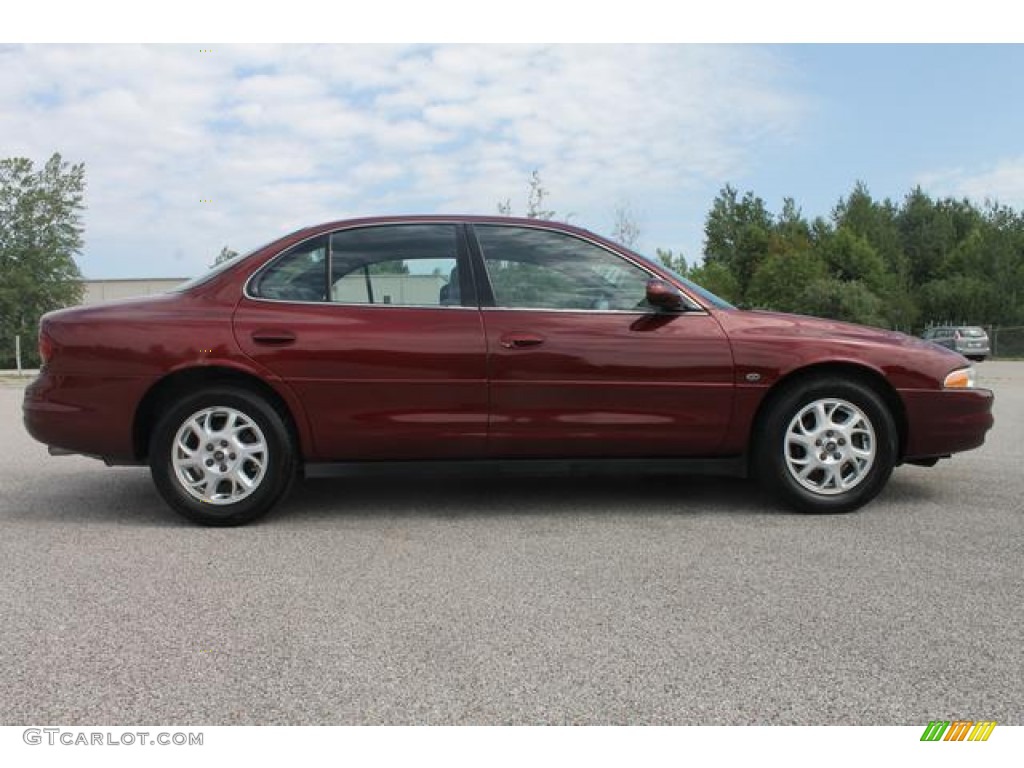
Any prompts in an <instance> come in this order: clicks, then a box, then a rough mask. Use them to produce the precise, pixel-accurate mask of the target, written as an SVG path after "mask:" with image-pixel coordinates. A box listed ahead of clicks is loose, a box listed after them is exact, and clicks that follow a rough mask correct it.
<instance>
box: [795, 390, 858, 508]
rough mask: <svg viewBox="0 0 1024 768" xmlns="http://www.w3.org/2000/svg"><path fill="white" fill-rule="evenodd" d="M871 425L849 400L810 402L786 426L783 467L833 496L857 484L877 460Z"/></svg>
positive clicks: (812, 487)
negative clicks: (784, 464)
mask: <svg viewBox="0 0 1024 768" xmlns="http://www.w3.org/2000/svg"><path fill="white" fill-rule="evenodd" d="M876 445H877V444H876V442H875V429H874V427H873V426H872V424H871V420H870V419H868V417H867V416H866V415H865V414H864V411H862V410H861V409H860V408H858V407H857V406H856V405H854V404H853V403H851V402H849V401H847V400H840V399H839V398H824V399H822V400H815V401H814V402H812V403H808V404H807V405H805V406H804V407H803V408H801V409H800V411H799V413H797V415H796V416H794V417H793V420H792V421H791V422H789V427H788V428H787V429H786V438H785V448H784V450H785V454H786V469H787V470H789V474H790V475H791V476H792V477H793V479H794V480H796V481H797V482H798V483H799V484H800V485H802V486H803V487H804V488H806V489H807V490H809V491H811V492H812V493H817V494H821V495H823V496H835V495H838V494H840V493H845V492H847V491H849V490H851V489H852V488H855V487H857V486H858V485H860V483H862V482H863V481H864V479H865V478H866V477H867V476H868V473H869V472H870V471H871V467H872V466H874V463H875V454H876Z"/></svg>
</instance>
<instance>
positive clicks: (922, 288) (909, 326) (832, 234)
mask: <svg viewBox="0 0 1024 768" xmlns="http://www.w3.org/2000/svg"><path fill="white" fill-rule="evenodd" d="M704 235H705V243H704V254H703V256H704V258H703V261H702V262H701V263H698V264H692V265H688V264H687V263H686V261H685V259H683V258H682V257H681V256H678V255H675V254H673V253H672V252H671V251H666V250H659V251H658V256H659V257H660V258H661V260H662V261H663V262H665V263H666V264H667V265H669V266H671V267H673V268H675V269H676V270H677V271H679V272H682V273H684V274H685V276H686V277H688V278H690V279H691V280H693V281H694V282H696V283H699V284H701V285H703V286H705V287H706V288H708V289H709V290H711V291H713V292H714V293H717V294H719V295H721V296H722V297H723V298H725V299H728V300H729V301H731V302H733V303H735V304H737V305H739V306H743V307H751V308H763V309H773V310H779V311H784V312H797V313H801V314H809V315H818V316H821V317H829V318H833V319H838V320H849V321H853V322H859V323H865V324H868V325H876V326H881V327H885V328H893V329H897V330H902V331H907V332H910V333H917V332H919V331H921V330H922V329H923V328H924V327H926V326H928V325H933V324H938V323H947V322H952V323H963V324H970V325H987V326H993V325H995V326H1014V325H1024V216H1022V215H1021V214H1020V213H1018V212H1017V211H1015V210H1013V209H1012V208H1010V207H1008V206H1005V205H999V204H997V203H992V202H988V201H986V202H985V203H984V204H983V205H981V206H979V205H977V204H975V203H973V202H971V201H970V200H967V199H954V198H951V197H946V198H932V197H931V196H930V195H928V194H927V193H925V192H924V191H923V190H922V189H921V188H920V187H915V188H914V189H912V190H911V191H910V192H908V193H907V195H906V196H905V197H904V198H903V200H902V201H900V202H899V203H896V202H893V201H892V200H890V199H884V200H877V199H875V198H874V197H872V195H871V193H870V192H869V191H868V188H867V186H866V185H865V184H864V183H862V182H857V184H855V185H854V187H853V190H852V191H851V192H850V194H849V195H847V196H846V197H843V198H841V199H840V200H839V202H838V203H837V204H836V206H835V208H834V209H833V210H832V213H831V215H830V216H829V217H828V218H825V217H821V216H819V217H817V218H815V219H813V220H808V219H807V217H805V216H804V215H803V214H802V212H801V210H800V208H799V207H798V206H797V204H796V202H795V201H794V200H793V199H792V198H786V199H785V200H784V202H783V205H782V210H781V211H779V212H778V213H772V212H771V211H769V210H768V208H767V206H766V205H765V202H764V200H762V199H761V198H760V197H758V196H757V195H755V194H754V193H753V192H749V191H748V192H745V193H744V194H743V195H740V194H739V192H738V191H737V190H736V189H735V188H734V187H732V186H726V187H725V188H724V189H722V190H721V191H720V192H719V194H718V195H717V196H716V197H715V199H714V201H713V202H712V205H711V210H710V211H709V212H708V214H707V217H706V220H705V226H704Z"/></svg>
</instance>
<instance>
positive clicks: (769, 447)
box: [754, 376, 898, 512]
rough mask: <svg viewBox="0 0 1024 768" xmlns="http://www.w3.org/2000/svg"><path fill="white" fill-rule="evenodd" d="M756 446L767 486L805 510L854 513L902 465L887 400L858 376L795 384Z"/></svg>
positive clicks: (769, 416) (769, 418)
mask: <svg viewBox="0 0 1024 768" xmlns="http://www.w3.org/2000/svg"><path fill="white" fill-rule="evenodd" d="M769 409H770V410H769V411H768V413H767V416H766V418H765V420H764V422H763V429H762V430H761V433H760V437H759V439H758V441H757V444H756V448H755V456H754V461H755V471H756V474H757V476H758V478H759V479H760V480H761V482H762V483H763V484H764V485H766V486H767V487H768V488H769V490H771V491H773V492H774V493H775V495H776V496H778V497H779V498H781V500H782V501H784V502H785V503H786V504H788V505H789V506H791V507H793V508H795V509H797V510H799V511H801V512H850V511H852V510H854V509H857V508H858V507H860V506H862V505H864V504H866V503H867V502H868V501H870V500H871V499H873V498H874V497H875V496H876V495H877V494H878V492H879V491H881V490H882V488H883V487H884V486H885V484H886V482H887V481H888V479H889V476H890V475H891V474H892V469H893V466H894V465H895V463H896V457H897V451H898V447H897V446H898V443H897V431H896V425H895V422H894V420H893V417H892V414H891V412H890V411H889V408H888V406H887V405H886V403H885V401H884V400H883V399H882V398H881V397H880V396H879V395H878V393H877V392H876V391H875V390H874V389H873V388H871V387H870V386H867V385H865V384H862V383H860V382H858V381H856V380H853V379H843V378H838V377H831V376H829V377H818V378H814V379H809V380H806V381H803V382H798V383H797V384H795V385H793V386H791V387H789V388H788V389H787V390H785V391H784V392H783V393H782V394H781V395H780V396H779V397H778V398H777V399H776V401H775V402H774V403H772V404H770V405H769Z"/></svg>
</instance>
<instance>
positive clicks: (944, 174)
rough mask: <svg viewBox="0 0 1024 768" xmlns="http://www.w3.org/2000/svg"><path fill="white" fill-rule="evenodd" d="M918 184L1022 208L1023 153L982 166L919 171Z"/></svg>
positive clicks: (938, 192)
mask: <svg viewBox="0 0 1024 768" xmlns="http://www.w3.org/2000/svg"><path fill="white" fill-rule="evenodd" d="M917 183H918V184H920V185H921V187H922V188H923V189H925V190H927V191H930V192H932V193H934V194H937V195H952V196H954V197H967V198H970V199H971V200H973V201H975V202H978V203H980V202H983V201H985V200H992V201H994V202H999V203H1002V204H1004V205H1009V206H1011V207H1013V208H1016V209H1017V210H1020V209H1022V208H1024V155H1021V156H1019V157H1009V158H1004V159H1002V160H999V161H997V162H996V163H994V164H992V165H989V166H988V167H986V168H980V169H979V168H973V169H968V168H951V169H947V170H944V171H935V172H931V173H926V174H922V175H921V176H920V177H919V178H918V181H917Z"/></svg>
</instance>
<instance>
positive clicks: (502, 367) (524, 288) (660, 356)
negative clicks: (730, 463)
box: [472, 224, 733, 458]
mask: <svg viewBox="0 0 1024 768" xmlns="http://www.w3.org/2000/svg"><path fill="white" fill-rule="evenodd" d="M472 231H473V232H474V233H475V240H474V248H475V250H476V252H477V254H478V257H479V259H480V261H478V262H477V265H478V272H480V273H481V274H482V277H483V278H485V283H484V284H483V285H482V286H481V294H482V295H481V300H482V302H483V303H484V304H485V306H484V308H483V310H482V312H483V319H484V326H485V330H486V336H487V355H488V373H489V378H490V382H491V422H490V438H489V449H488V450H489V452H490V453H491V454H492V455H494V456H517V457H538V458H540V457H557V456H580V457H584V456H608V457H638V456H696V455H713V454H714V453H715V452H716V450H717V449H718V448H719V446H720V444H721V442H722V440H723V438H724V435H725V432H726V429H727V427H728V425H729V420H730V417H731V412H732V400H733V374H732V353H731V350H730V346H729V342H728V339H727V338H726V336H725V333H724V332H723V330H722V328H721V326H720V325H719V324H718V322H717V321H716V320H715V318H714V317H713V316H712V315H710V314H709V313H708V312H706V311H704V310H702V309H696V308H695V310H694V311H689V312H678V313H661V312H658V311H656V310H654V308H652V307H650V306H649V305H647V303H646V301H645V288H646V283H647V280H648V279H650V278H651V277H652V276H653V275H652V274H651V273H649V272H647V271H646V270H645V269H644V268H642V267H641V266H639V265H638V264H637V263H634V262H633V261H631V260H628V259H626V258H624V257H623V256H621V255H619V254H617V253H614V252H612V251H610V250H608V249H606V248H604V247H603V246H600V245H598V244H596V243H593V242H590V241H587V240H584V239H582V238H579V237H576V236H573V235H570V234H567V233H564V232H560V231H555V230H547V229H544V228H532V227H527V226H518V225H499V224H494V225H490V224H488V225H484V224H476V225H474V226H473V228H472ZM488 304H489V305H490V306H486V305H488Z"/></svg>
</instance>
